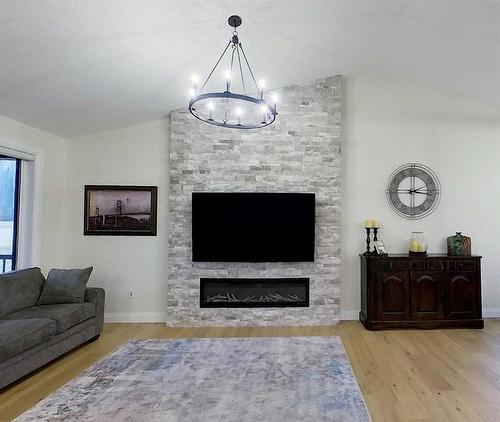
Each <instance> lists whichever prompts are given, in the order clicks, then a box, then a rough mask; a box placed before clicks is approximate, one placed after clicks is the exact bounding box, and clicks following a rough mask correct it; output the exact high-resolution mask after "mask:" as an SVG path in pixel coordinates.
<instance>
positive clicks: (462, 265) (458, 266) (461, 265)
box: [450, 260, 476, 271]
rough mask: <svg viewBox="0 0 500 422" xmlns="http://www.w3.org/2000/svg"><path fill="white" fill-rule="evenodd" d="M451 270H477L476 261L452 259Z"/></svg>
mask: <svg viewBox="0 0 500 422" xmlns="http://www.w3.org/2000/svg"><path fill="white" fill-rule="evenodd" d="M450 271H476V261H473V260H467V261H451V262H450Z"/></svg>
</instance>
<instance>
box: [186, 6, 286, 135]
mask: <svg viewBox="0 0 500 422" xmlns="http://www.w3.org/2000/svg"><path fill="white" fill-rule="evenodd" d="M227 22H228V24H229V26H231V27H232V28H233V34H232V36H231V39H230V40H229V42H228V44H227V46H226V48H225V49H224V51H223V52H222V54H221V55H220V57H219V59H218V60H217V62H216V63H215V66H214V67H213V68H212V71H211V72H210V73H209V74H208V77H207V79H206V80H205V82H203V84H202V85H201V86H198V82H199V80H198V78H197V77H196V76H193V84H194V87H193V88H191V89H190V90H189V95H190V97H191V100H190V101H189V111H190V112H191V114H192V115H193V116H195V117H196V118H197V119H200V120H202V121H204V122H206V123H210V124H212V125H216V126H221V127H227V128H233V129H258V128H262V127H265V126H268V125H270V124H271V123H273V122H274V120H275V119H276V115H277V114H278V112H277V111H276V102H277V96H276V95H273V98H272V100H273V105H271V104H269V103H267V102H266V101H265V99H264V81H263V80H260V81H259V83H257V81H256V80H255V76H254V73H253V71H252V68H251V67H250V64H249V63H248V59H247V56H246V54H245V51H244V50H243V46H242V45H241V42H240V39H239V38H238V32H237V31H236V28H237V27H238V26H240V25H241V18H240V17H239V16H236V15H234V16H230V17H229V19H228V20H227ZM230 47H231V48H230ZM228 51H230V52H229V56H230V65H229V68H228V69H227V70H226V71H225V72H224V78H225V88H226V89H225V91H222V92H207V93H203V89H204V88H205V86H206V85H207V83H208V81H209V80H210V78H211V77H212V75H213V74H214V72H215V70H216V69H217V67H218V66H219V64H220V63H221V61H222V59H223V58H224V56H225V55H226V53H227V52H228ZM242 60H243V62H242ZM233 69H235V73H237V74H239V75H237V76H236V79H241V91H242V92H241V93H236V92H231V79H232V76H233ZM245 73H247V74H249V75H250V77H251V79H252V81H253V84H254V85H255V88H256V90H257V96H251V95H248V93H247V85H246V84H245V76H244V74H245ZM236 79H235V81H236ZM233 85H235V84H233ZM252 90H253V87H252Z"/></svg>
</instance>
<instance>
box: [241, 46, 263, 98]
mask: <svg viewBox="0 0 500 422" xmlns="http://www.w3.org/2000/svg"><path fill="white" fill-rule="evenodd" d="M240 48H241V52H242V53H243V58H244V59H245V62H246V64H247V66H248V70H249V71H250V75H251V76H252V80H253V83H254V84H255V87H256V88H257V92H260V88H259V84H258V83H257V81H256V80H255V76H254V75H253V71H252V68H251V67H250V63H248V59H247V55H246V54H245V50H243V44H241V43H240Z"/></svg>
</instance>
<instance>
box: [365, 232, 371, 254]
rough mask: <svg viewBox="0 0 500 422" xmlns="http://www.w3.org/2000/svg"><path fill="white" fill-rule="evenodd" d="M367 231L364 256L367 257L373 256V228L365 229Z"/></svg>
mask: <svg viewBox="0 0 500 422" xmlns="http://www.w3.org/2000/svg"><path fill="white" fill-rule="evenodd" d="M365 230H366V252H365V253H364V254H363V255H365V256H368V255H371V254H372V253H371V252H370V242H371V241H370V232H371V230H372V229H371V227H365Z"/></svg>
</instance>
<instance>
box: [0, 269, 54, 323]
mask: <svg viewBox="0 0 500 422" xmlns="http://www.w3.org/2000/svg"><path fill="white" fill-rule="evenodd" d="M44 282H45V277H44V276H43V274H42V272H41V271H40V268H27V269H25V270H17V271H12V272H9V273H5V274H0V298H1V300H0V317H2V316H3V315H7V314H10V313H12V312H16V311H20V310H21V309H24V308H28V307H30V306H34V305H36V302H37V300H38V298H39V297H40V293H41V291H42V287H43V283H44Z"/></svg>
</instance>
